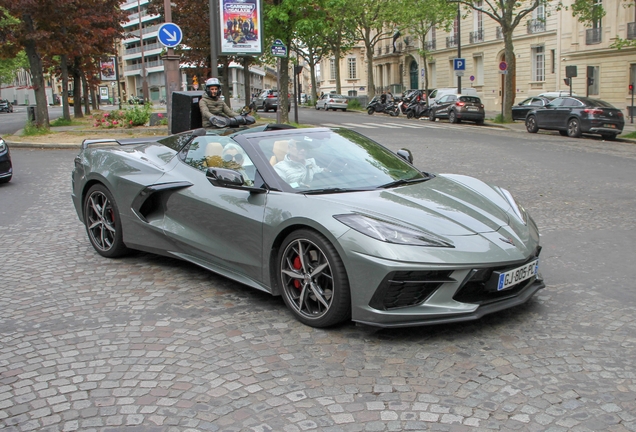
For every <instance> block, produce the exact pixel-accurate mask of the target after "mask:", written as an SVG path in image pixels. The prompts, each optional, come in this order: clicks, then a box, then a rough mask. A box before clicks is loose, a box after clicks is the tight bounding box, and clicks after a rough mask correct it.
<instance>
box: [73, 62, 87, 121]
mask: <svg viewBox="0 0 636 432" xmlns="http://www.w3.org/2000/svg"><path fill="white" fill-rule="evenodd" d="M79 65H80V61H79V58H78V57H75V60H74V61H73V116H74V117H75V118H83V117H84V114H82V86H81V82H82V79H81V78H80V69H79Z"/></svg>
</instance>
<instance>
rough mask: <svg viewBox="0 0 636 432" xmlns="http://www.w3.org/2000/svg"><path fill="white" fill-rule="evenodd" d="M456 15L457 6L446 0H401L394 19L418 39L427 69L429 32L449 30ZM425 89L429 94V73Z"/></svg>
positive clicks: (424, 66) (405, 31)
mask: <svg viewBox="0 0 636 432" xmlns="http://www.w3.org/2000/svg"><path fill="white" fill-rule="evenodd" d="M456 16H457V7H456V6H454V5H453V4H451V3H449V2H448V1H446V0H400V1H399V3H398V5H397V7H396V8H394V15H393V17H392V19H393V20H394V21H395V22H396V23H400V24H399V27H398V28H399V30H400V32H401V33H408V34H409V35H412V36H414V37H415V38H416V39H417V40H418V42H419V49H418V51H417V52H418V54H419V55H420V57H421V60H422V68H424V69H425V70H426V68H427V60H426V58H427V55H428V53H429V50H428V49H427V45H426V42H427V41H426V38H427V36H428V34H429V33H430V31H431V30H432V29H433V28H434V27H436V28H443V29H445V30H446V31H448V30H449V28H450V25H451V24H452V21H453V19H454V18H455V17H456ZM424 90H425V91H426V94H428V73H426V74H424ZM427 101H428V99H427Z"/></svg>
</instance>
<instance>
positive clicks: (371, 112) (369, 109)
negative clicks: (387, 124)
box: [367, 107, 375, 115]
mask: <svg viewBox="0 0 636 432" xmlns="http://www.w3.org/2000/svg"><path fill="white" fill-rule="evenodd" d="M374 112H375V109H374V108H373V107H369V108H368V109H367V114H369V115H373V113H374Z"/></svg>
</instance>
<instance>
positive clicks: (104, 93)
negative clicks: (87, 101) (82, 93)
mask: <svg viewBox="0 0 636 432" xmlns="http://www.w3.org/2000/svg"><path fill="white" fill-rule="evenodd" d="M99 98H100V99H101V100H108V87H100V88H99Z"/></svg>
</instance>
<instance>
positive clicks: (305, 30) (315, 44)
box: [293, 10, 330, 101]
mask: <svg viewBox="0 0 636 432" xmlns="http://www.w3.org/2000/svg"><path fill="white" fill-rule="evenodd" d="M323 11H324V10H323ZM322 17H324V18H323V19H321V18H320V17H317V18H318V19H312V20H303V21H301V22H299V23H298V25H297V28H296V34H295V36H294V39H293V41H294V46H293V49H294V51H296V53H297V55H298V56H299V57H300V58H301V59H302V60H303V62H305V63H306V64H307V66H309V74H310V77H311V100H313V101H315V100H316V99H317V92H316V88H317V87H316V66H317V65H318V64H320V62H321V61H322V59H323V58H324V57H325V56H326V55H327V53H328V52H329V51H330V50H329V47H328V44H327V41H326V37H325V33H326V32H328V31H329V30H328V29H327V27H326V26H325V25H324V22H325V20H326V12H325V13H323V14H322Z"/></svg>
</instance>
